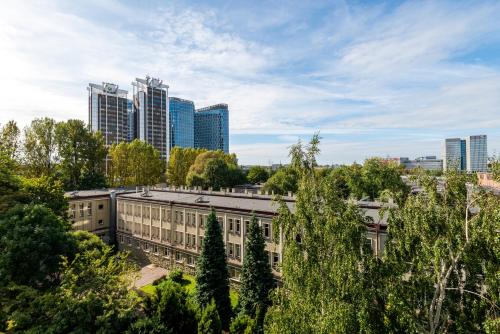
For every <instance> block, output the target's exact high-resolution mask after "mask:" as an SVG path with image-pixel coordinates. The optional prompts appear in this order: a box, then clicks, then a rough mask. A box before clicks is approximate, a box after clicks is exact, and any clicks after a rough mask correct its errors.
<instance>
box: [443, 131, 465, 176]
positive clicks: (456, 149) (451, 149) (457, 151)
mask: <svg viewBox="0 0 500 334" xmlns="http://www.w3.org/2000/svg"><path fill="white" fill-rule="evenodd" d="M462 156H463V155H462V140H461V139H460V138H447V139H445V140H444V147H443V168H444V170H449V169H456V170H462V165H463V158H462Z"/></svg>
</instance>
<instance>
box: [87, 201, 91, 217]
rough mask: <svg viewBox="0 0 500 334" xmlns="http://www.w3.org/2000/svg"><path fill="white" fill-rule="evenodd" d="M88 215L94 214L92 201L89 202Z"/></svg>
mask: <svg viewBox="0 0 500 334" xmlns="http://www.w3.org/2000/svg"><path fill="white" fill-rule="evenodd" d="M87 215H89V216H92V202H89V203H88V204H87Z"/></svg>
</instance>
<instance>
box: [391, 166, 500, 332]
mask: <svg viewBox="0 0 500 334" xmlns="http://www.w3.org/2000/svg"><path fill="white" fill-rule="evenodd" d="M418 181H419V184H420V185H421V186H423V187H424V188H425V192H423V193H419V194H416V195H410V196H409V197H408V199H407V200H406V202H405V203H404V205H402V206H400V207H399V208H394V209H392V210H391V212H390V216H389V222H388V224H389V234H388V241H387V243H386V261H385V262H386V263H387V266H388V269H389V270H388V271H387V272H388V273H390V274H391V275H390V276H388V278H387V282H386V286H387V287H388V289H389V293H388V297H387V300H388V308H387V312H386V315H385V318H386V319H387V323H388V326H390V328H392V329H393V331H395V332H397V331H400V330H410V331H414V332H425V333H438V332H462V333H466V332H482V331H485V327H484V326H490V325H491V326H493V327H494V326H497V327H496V330H497V331H498V329H500V322H498V318H499V315H500V304H499V299H498V296H499V295H500V287H499V284H498V274H499V273H500V269H499V268H500V239H499V238H498V230H499V229H500V210H499V207H500V199H499V198H498V197H497V196H494V195H492V194H487V193H483V192H478V193H477V192H471V191H470V190H469V192H468V189H467V186H466V182H467V175H464V174H460V173H458V172H456V171H451V172H447V173H446V179H445V183H444V184H443V185H442V188H443V189H442V190H441V191H439V190H438V187H437V180H436V178H434V177H432V176H428V175H422V176H421V178H420V179H419V180H418ZM495 319H497V320H495ZM495 321H496V325H495V324H494V323H495ZM492 324H493V325H492ZM492 332H495V330H493V331H492Z"/></svg>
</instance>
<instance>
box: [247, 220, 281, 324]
mask: <svg viewBox="0 0 500 334" xmlns="http://www.w3.org/2000/svg"><path fill="white" fill-rule="evenodd" d="M247 238H248V239H247V242H246V244H245V257H244V259H243V268H242V270H241V286H240V294H239V302H240V307H241V313H242V314H243V315H248V316H250V317H255V316H256V313H257V311H258V313H259V314H260V315H263V314H265V312H266V310H267V307H268V304H269V291H270V290H271V289H272V288H273V286H274V280H273V275H272V272H271V266H270V265H269V258H268V256H267V254H266V251H265V249H264V248H265V241H264V236H263V234H262V228H261V227H260V226H259V224H258V222H257V218H256V217H255V216H253V217H252V220H251V222H250V226H249V227H248V235H247ZM257 320H259V321H258V323H257V325H258V327H259V328H262V320H263V319H257Z"/></svg>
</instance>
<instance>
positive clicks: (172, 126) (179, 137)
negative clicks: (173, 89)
mask: <svg viewBox="0 0 500 334" xmlns="http://www.w3.org/2000/svg"><path fill="white" fill-rule="evenodd" d="M168 101H169V128H168V131H169V134H168V143H167V149H168V152H167V155H168V156H170V151H171V150H172V148H174V147H175V146H179V147H194V103H193V101H189V100H183V99H180V98H178V97H170V98H169V99H168Z"/></svg>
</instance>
